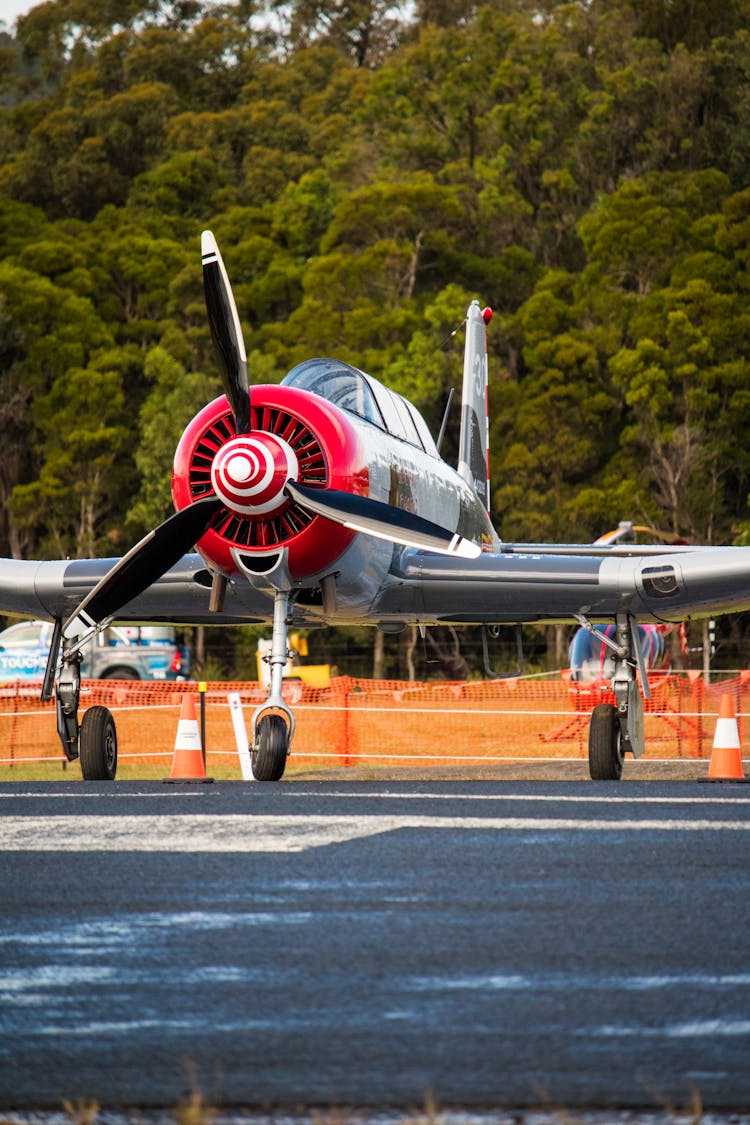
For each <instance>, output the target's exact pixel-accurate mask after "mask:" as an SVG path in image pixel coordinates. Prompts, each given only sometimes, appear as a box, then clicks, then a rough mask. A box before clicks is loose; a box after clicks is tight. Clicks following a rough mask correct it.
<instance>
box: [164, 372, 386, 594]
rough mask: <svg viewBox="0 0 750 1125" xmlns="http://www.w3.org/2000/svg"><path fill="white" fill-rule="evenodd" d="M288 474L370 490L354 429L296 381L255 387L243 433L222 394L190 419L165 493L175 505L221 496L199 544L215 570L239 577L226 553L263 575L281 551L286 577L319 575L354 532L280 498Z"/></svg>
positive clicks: (326, 484)
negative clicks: (220, 503) (294, 384)
mask: <svg viewBox="0 0 750 1125" xmlns="http://www.w3.org/2000/svg"><path fill="white" fill-rule="evenodd" d="M289 479H291V480H296V481H299V482H300V483H302V484H306V485H310V486H311V487H317V488H334V489H341V490H343V491H347V492H354V493H357V494H359V495H367V492H368V487H369V477H368V470H367V463H366V460H365V458H364V455H363V452H362V449H361V443H360V441H359V438H358V435H357V431H356V430H355V428H354V426H353V425H352V423H351V421H350V420H349V419H348V418H347V416H346V415H345V414H344V413H343V412H342V411H341V410H339V409H338V408H337V407H335V406H333V405H332V404H331V403H328V402H326V401H325V400H324V399H321V398H319V397H318V396H317V395H311V394H309V393H308V392H307V391H303V390H299V389H298V388H296V387H277V386H258V387H253V388H252V393H251V409H250V432H249V433H248V434H240V435H239V436H238V435H237V434H236V432H235V427H234V419H233V416H232V411H231V409H230V406H229V403H228V401H227V399H226V397H225V396H224V395H221V396H220V397H219V398H217V399H214V401H213V402H211V403H209V404H208V406H206V407H204V409H203V410H201V412H200V413H199V414H197V415H196V416H195V418H193V420H192V422H190V424H189V425H188V427H187V429H186V430H185V432H184V433H183V435H182V437H181V439H180V443H179V445H178V446H177V452H176V453H175V460H174V469H173V473H172V496H173V498H174V503H175V507H176V508H177V510H178V511H179V510H181V509H182V508H186V507H187V506H188V504H192V503H193V502H194V501H195V500H200V499H202V498H203V497H206V496H211V495H217V496H219V497H220V498H221V499H222V500H223V502H224V507H223V508H222V509H221V510H220V511H219V512H218V513H217V515H215V516H214V518H213V519H212V520H211V529H210V530H209V531H207V532H206V534H205V535H204V536H203V537H202V538H201V539H200V541H199V543H198V544H197V547H198V550H199V551H200V552H201V554H202V555H203V557H204V558H205V559H206V561H207V562H208V564H209V565H210V566H211V567H213V568H214V569H216V570H219V571H221V572H222V573H223V574H226V575H228V576H230V577H236V576H238V575H239V574H241V573H242V569H241V567H240V566H239V565H238V563H237V560H236V558H235V557H234V555H233V553H232V552H233V550H234V551H235V552H236V553H239V554H240V556H241V557H242V559H243V561H244V562H245V563H246V564H248V565H247V569H250V570H253V569H257V570H258V571H262V570H264V569H265V567H264V561H265V560H266V559H268V558H269V557H270V558H273V556H274V555H275V554H278V553H279V552H281V551H282V550H283V549H284V548H286V550H287V556H286V566H287V569H288V571H289V574H290V576H291V577H292V578H293V579H294V580H296V581H297V580H304V579H305V578H309V577H312V576H315V575H319V574H324V573H325V572H326V570H328V569H329V567H330V566H331V564H332V563H333V562H334V561H335V560H336V559H337V558H338V557H339V555H340V554H341V553H342V551H344V550H345V549H346V547H347V546H348V545H349V543H350V542H351V541H352V539H353V538H354V534H355V533H354V532H352V531H349V530H348V529H347V528H345V527H342V526H341V525H340V524H335V523H332V522H331V521H330V520H326V519H323V518H322V517H321V516H317V515H312V514H311V513H309V512H307V511H306V510H305V509H304V508H302V507H300V506H299V505H298V504H296V503H294V502H293V501H291V500H290V499H289V498H288V497H286V496H285V495H284V485H285V483H286V481H287V480H289ZM256 561H257V564H258V565H257V567H256V566H254V563H255V562H256Z"/></svg>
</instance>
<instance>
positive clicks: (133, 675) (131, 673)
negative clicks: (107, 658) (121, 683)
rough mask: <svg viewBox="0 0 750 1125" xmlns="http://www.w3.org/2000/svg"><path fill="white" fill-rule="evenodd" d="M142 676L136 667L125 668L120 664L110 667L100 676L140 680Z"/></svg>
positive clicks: (112, 678)
mask: <svg viewBox="0 0 750 1125" xmlns="http://www.w3.org/2000/svg"><path fill="white" fill-rule="evenodd" d="M140 678H141V677H140V676H139V675H138V673H137V672H136V670H135V668H124V667H121V666H119V665H118V666H117V667H116V668H108V669H107V671H106V672H104V673H103V674H102V675H101V676H100V677H99V679H100V680H140Z"/></svg>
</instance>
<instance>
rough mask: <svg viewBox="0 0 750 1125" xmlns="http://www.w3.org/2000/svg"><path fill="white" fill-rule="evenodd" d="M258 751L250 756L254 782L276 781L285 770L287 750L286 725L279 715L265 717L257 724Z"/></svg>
mask: <svg viewBox="0 0 750 1125" xmlns="http://www.w3.org/2000/svg"><path fill="white" fill-rule="evenodd" d="M257 740H258V749H257V750H256V751H255V752H254V753H253V755H252V764H253V777H254V778H255V780H256V781H278V780H279V779H280V778H281V777H282V776H283V773H284V770H285V769H286V756H287V753H288V750H289V733H288V729H287V725H286V723H285V722H284V720H283V719H282V718H281V717H280V716H279V715H265V716H264V717H263V718H262V719H260V721H259V722H258V730H257Z"/></svg>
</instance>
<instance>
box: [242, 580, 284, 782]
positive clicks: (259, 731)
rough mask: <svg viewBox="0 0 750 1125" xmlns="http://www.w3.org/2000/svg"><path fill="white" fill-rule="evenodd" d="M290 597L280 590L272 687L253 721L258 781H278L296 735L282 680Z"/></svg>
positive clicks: (275, 616) (275, 606)
mask: <svg viewBox="0 0 750 1125" xmlns="http://www.w3.org/2000/svg"><path fill="white" fill-rule="evenodd" d="M288 605H289V596H288V594H286V593H285V592H284V591H283V590H277V591H276V594H275V596H274V603H273V640H272V642H271V655H270V657H269V663H270V665H271V684H270V688H269V691H268V699H266V701H265V703H262V704H261V705H260V707H258V709H257V710H256V711H255V713H254V715H253V720H252V724H253V725H252V732H253V733H252V742H251V744H250V754H251V760H252V766H253V776H254V777H255V779H256V780H257V781H278V780H279V779H280V778H281V776H282V775H283V773H284V770H285V768H286V760H287V757H288V755H289V745H290V743H291V741H292V735H293V734H294V715H293V714H292V712H291V711H290V709H289V707H288V706H287V704H286V702H285V701H284V698H283V697H282V694H281V684H282V677H283V673H284V668H285V666H286V662H287V659H288V657H289V652H288V648H287V627H288V620H287V612H288Z"/></svg>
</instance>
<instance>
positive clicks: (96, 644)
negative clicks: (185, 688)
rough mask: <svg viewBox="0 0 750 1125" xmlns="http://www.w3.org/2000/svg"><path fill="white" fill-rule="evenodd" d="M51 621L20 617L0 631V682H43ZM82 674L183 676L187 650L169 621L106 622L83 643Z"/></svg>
mask: <svg viewBox="0 0 750 1125" xmlns="http://www.w3.org/2000/svg"><path fill="white" fill-rule="evenodd" d="M51 640H52V624H51V623H50V622H49V621H21V622H19V623H18V624H17V625H11V626H10V628H8V629H5V630H3V632H2V633H0V683H7V682H9V681H13V680H28V681H31V682H41V681H42V680H43V679H44V670H45V668H46V667H47V657H48V655H49V650H50V643H51ZM82 651H83V664H82V666H81V675H82V676H83V677H85V678H88V679H95V680H185V679H187V675H188V671H189V660H188V658H187V654H186V652H185V651H184V650H183V649H182V648H181V647H180V646H179V645H178V644H177V643H176V641H175V631H174V629H173V628H171V627H166V628H165V627H161V628H153V629H152V628H151V627H148V628H147V627H144V628H134V627H128V628H126V629H125V628H124V629H119V628H113V627H110V628H108V629H104V630H103V631H102V632H101V633H100V634H99V635H98V636H96V637H93V638H92V639H91V640H90V641H89V642H88V644H87V645H85V646H84V648H83V650H82Z"/></svg>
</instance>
